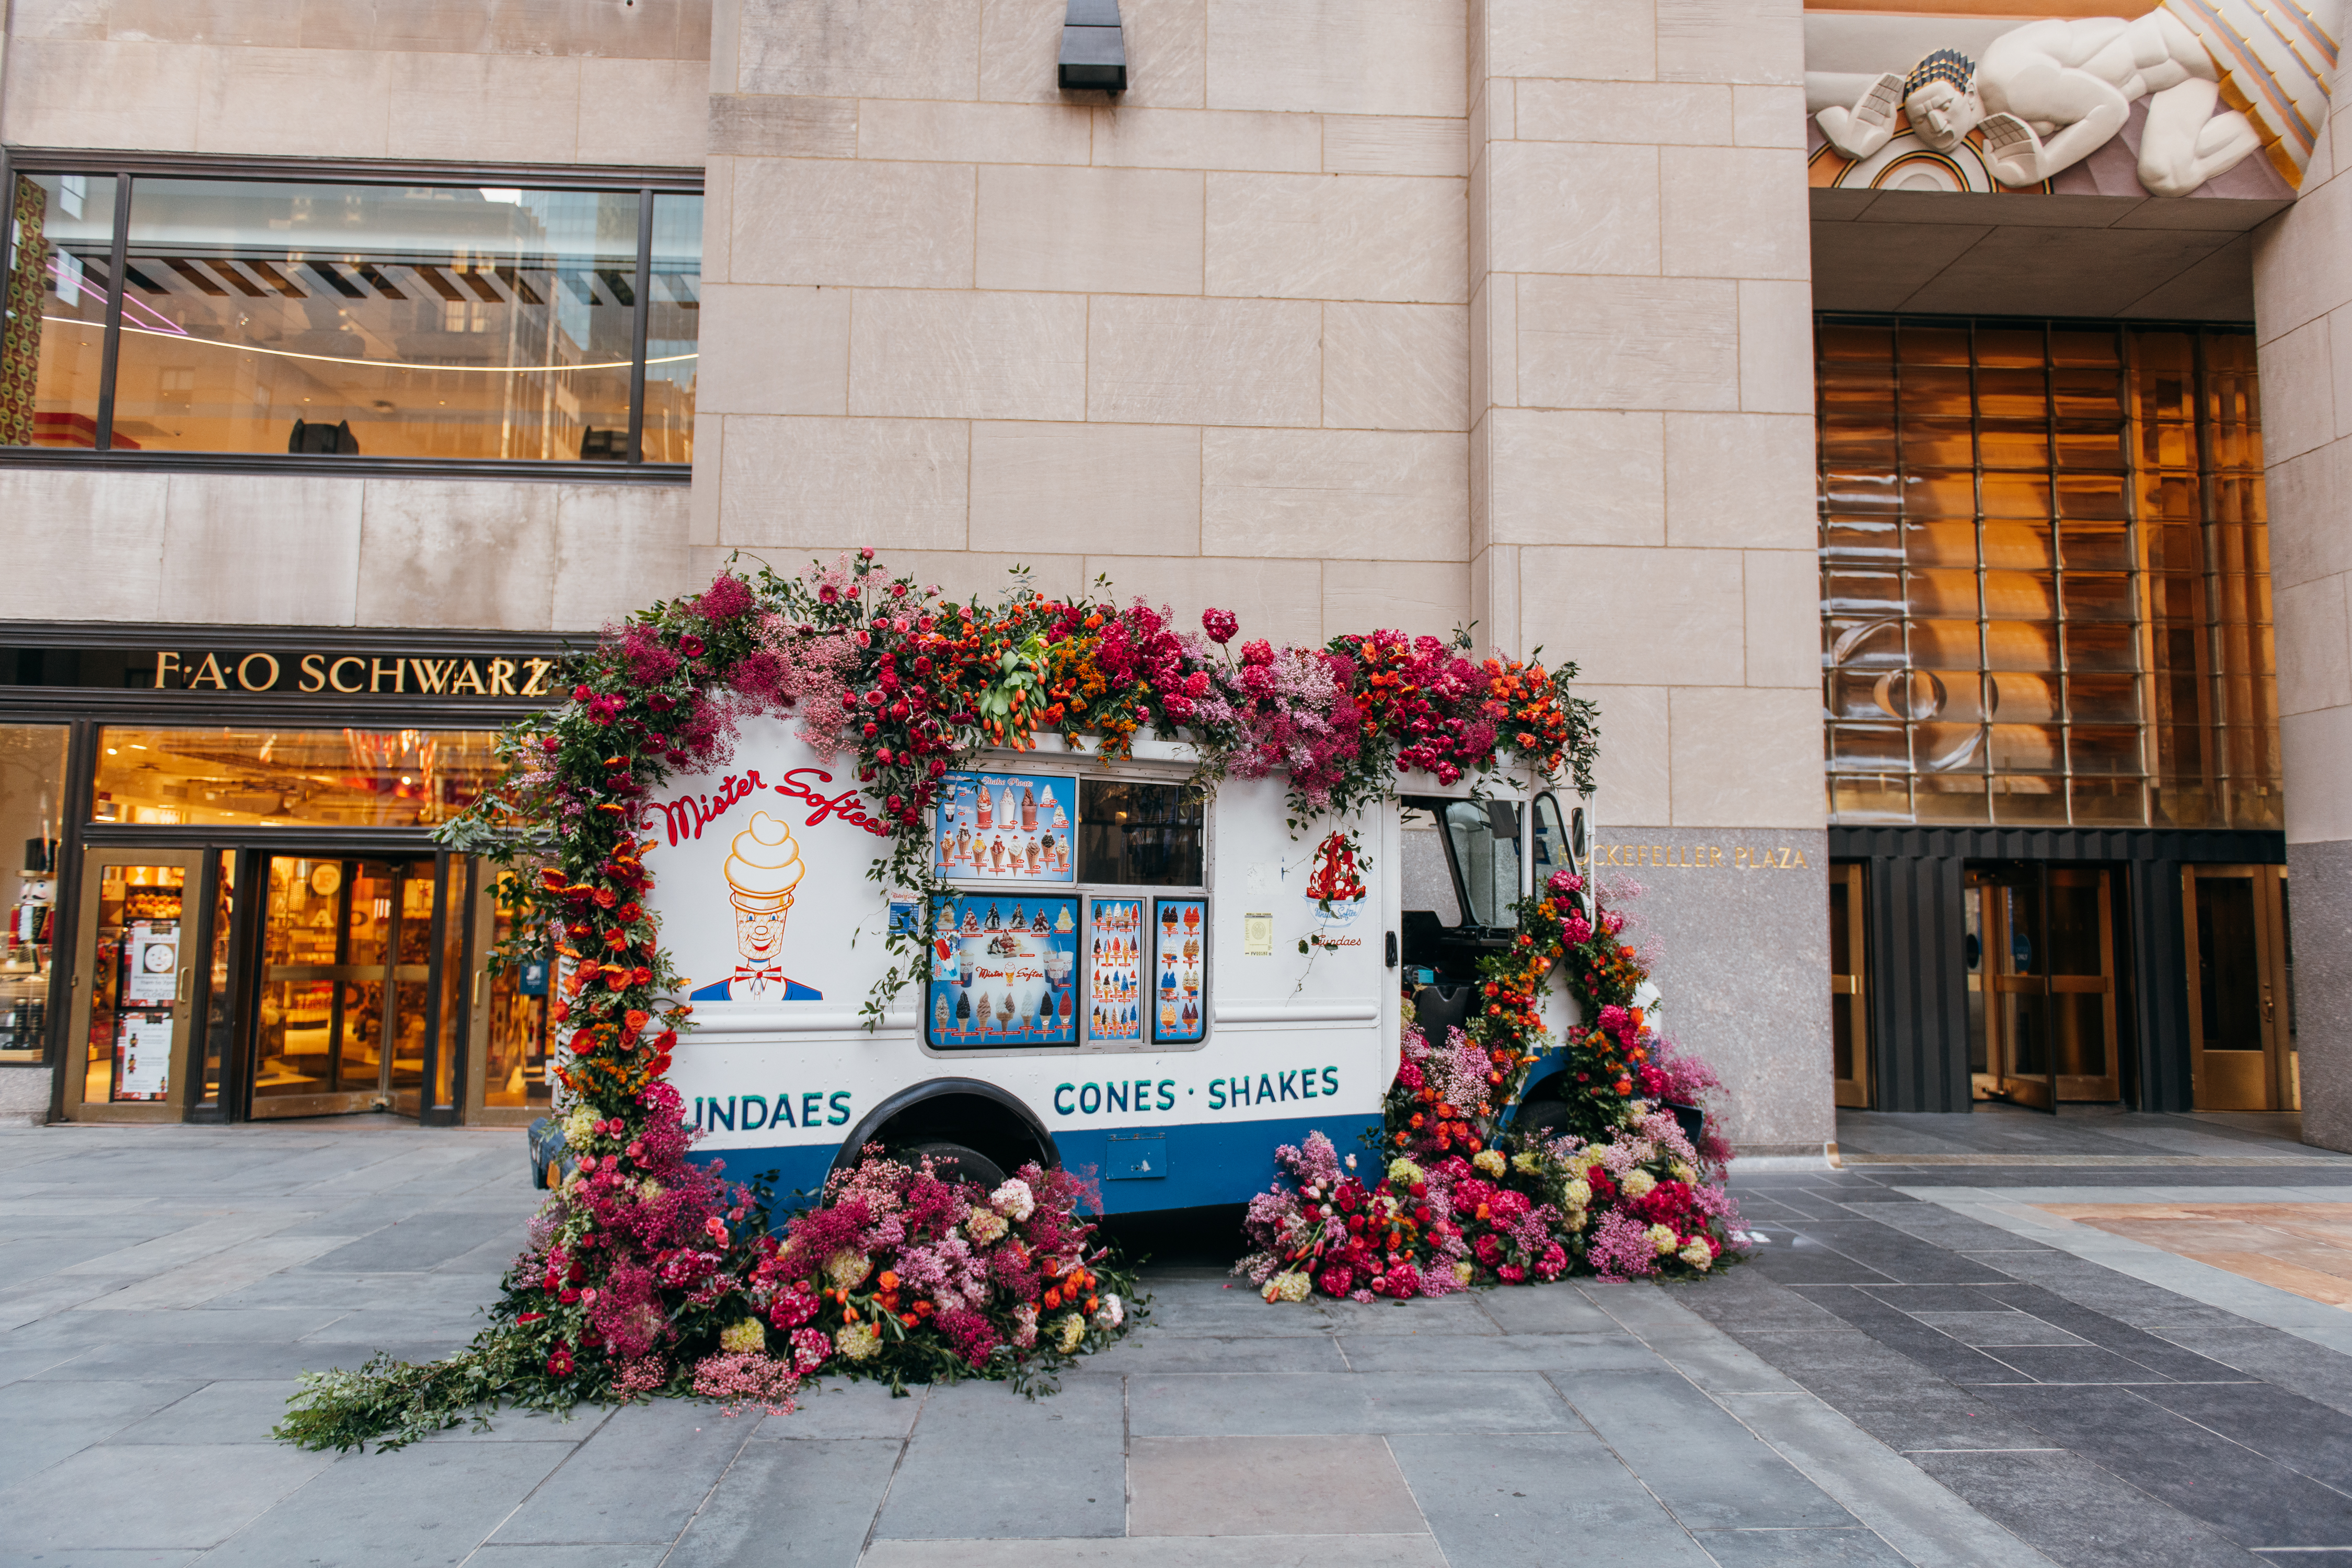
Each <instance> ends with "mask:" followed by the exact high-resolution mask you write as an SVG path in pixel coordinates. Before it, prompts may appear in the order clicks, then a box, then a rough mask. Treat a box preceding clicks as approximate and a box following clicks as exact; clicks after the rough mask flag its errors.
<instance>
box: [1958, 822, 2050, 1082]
mask: <svg viewBox="0 0 2352 1568" xmlns="http://www.w3.org/2000/svg"><path fill="white" fill-rule="evenodd" d="M2038 883H2039V879H2038V878H2036V877H2035V876H2034V874H2033V872H2032V869H2030V868H2025V869H2007V868H2004V869H2000V870H1988V871H1970V872H1969V877H1968V885H1967V889H1966V892H1965V897H1966V899H1967V909H1966V921H1967V938H1966V945H1967V957H1968V972H1969V1082H1970V1086H1971V1092H1972V1093H1973V1095H1974V1097H1975V1098H1976V1099H1979V1100H2010V1101H2012V1102H2014V1103H2016V1104H2019V1105H2030V1106H2032V1107H2034V1108H2036V1109H2037V1110H2051V1109H2052V1108H2053V1106H2054V1105H2055V1104H2056V1102H2057V1096H2058V1086H2057V1083H2056V1081H2055V1077H2054V1074H2053V1071H2052V1069H2051V1063H2050V1031H2049V1023H2048V1011H2049V1009H2048V1005H2047V1004H2048V1002H2049V996H2050V977H2049V974H2048V973H2047V971H2046V970H2045V968H2044V967H2043V952H2042V889H2041V888H2040V886H2039V885H2038Z"/></svg>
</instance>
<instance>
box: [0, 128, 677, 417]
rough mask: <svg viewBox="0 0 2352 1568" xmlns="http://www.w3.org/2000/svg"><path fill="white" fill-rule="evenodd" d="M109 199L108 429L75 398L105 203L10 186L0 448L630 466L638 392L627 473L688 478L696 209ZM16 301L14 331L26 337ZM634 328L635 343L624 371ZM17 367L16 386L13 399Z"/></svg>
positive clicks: (446, 193) (96, 292)
mask: <svg viewBox="0 0 2352 1568" xmlns="http://www.w3.org/2000/svg"><path fill="white" fill-rule="evenodd" d="M113 190H114V181H113V179H112V178H110V177H101V176H98V175H52V174H28V175H24V176H21V177H20V178H19V179H18V181H17V182H16V209H17V216H16V225H17V227H18V229H19V230H21V231H25V232H26V233H29V234H32V235H33V236H34V238H32V239H30V240H21V239H20V240H19V241H18V243H17V245H16V255H17V260H16V263H15V264H14V267H13V269H12V271H11V273H10V292H9V300H10V310H11V315H10V319H9V328H8V338H7V345H6V346H7V365H8V367H9V368H8V379H7V381H6V383H5V385H6V387H7V389H8V391H7V394H6V395H7V396H8V397H10V398H11V399H15V400H16V401H23V402H25V403H26V412H24V413H23V414H21V415H19V414H18V413H17V412H16V407H15V402H13V401H12V402H10V403H8V404H6V405H0V445H25V444H29V443H34V442H38V443H39V444H43V445H52V446H79V447H91V446H107V445H110V446H111V447H113V448H115V449H117V450H138V451H163V452H271V453H274V452H287V453H299V454H307V455H314V456H338V455H339V456H346V457H350V456H361V457H388V458H422V459H433V458H440V459H445V460H449V461H478V460H495V459H511V460H529V461H562V462H635V461H638V460H640V458H639V457H638V454H637V451H636V449H635V448H634V447H632V443H631V430H632V427H633V422H634V420H635V416H636V413H637V410H638V406H639V405H637V403H636V401H635V389H636V383H637V380H638V376H639V373H640V371H642V372H643V375H644V378H645V381H646V389H647V390H646V404H645V405H644V415H645V422H646V434H647V440H646V446H645V448H644V451H643V460H646V461H655V462H680V463H682V462H685V461H688V458H689V457H690V441H689V438H688V434H687V432H688V429H689V427H690V426H691V424H692V418H693V396H694V369H695V365H696V363H697V354H698V342H697V338H698V332H697V323H698V320H699V316H700V310H699V294H700V288H699V281H700V279H699V275H700V270H701V198H700V196H698V195H671V194H667V193H649V192H646V191H645V190H643V189H640V188H634V187H633V188H628V189H616V190H596V189H530V188H519V187H492V186H483V185H456V184H359V183H352V182H337V183H330V182H325V181H288V180H225V179H188V178H171V177H165V176H158V175H146V174H142V175H138V176H135V177H133V178H131V204H130V223H129V227H128V229H127V231H126V233H125V236H124V242H123V243H124V265H123V269H122V279H121V285H122V286H121V289H120V290H119V294H120V299H121V332H120V337H119V344H118V347H117V349H116V351H115V352H116V355H117V362H116V380H115V394H114V399H113V402H112V405H111V409H110V411H109V410H103V409H100V407H99V406H98V401H97V386H98V377H99V373H100V364H101V361H102V358H103V349H104V338H105V331H104V328H105V321H106V313H107V309H108V304H109V289H110V257H111V253H112V244H113V231H112V218H113V210H114V195H113ZM649 198H650V200H651V202H652V205H653V209H654V234H653V235H652V238H653V240H654V242H655V243H654V244H653V246H652V247H651V250H652V255H651V258H650V261H649V264H648V265H646V266H645V267H642V268H641V266H640V262H641V260H643V259H646V258H643V257H642V256H641V248H642V247H641V245H640V240H641V235H640V226H641V217H642V214H643V211H644V207H645V205H646V202H647V200H648V199H649ZM28 215H29V222H28ZM77 215H79V216H77ZM641 293H642V294H643V296H644V298H640V295H641ZM20 301H31V302H36V303H37V305H38V307H39V308H38V309H37V310H34V311H33V313H32V314H31V315H29V316H26V315H25V314H24V311H23V310H20V309H19V304H20ZM641 330H642V332H643V334H644V336H645V337H646V340H647V342H651V343H654V344H656V346H653V347H647V348H642V349H641V348H640V346H639V338H640V332H641ZM20 363H21V365H23V366H25V367H30V366H32V365H34V364H35V363H37V365H38V376H37V384H36V382H35V381H34V379H33V378H32V376H31V374H30V371H29V369H27V371H26V375H25V376H23V377H19V375H18V369H19V366H20ZM20 379H21V380H23V381H24V382H25V391H24V394H23V395H22V397H19V396H18V394H17V391H16V388H17V383H18V381H19V380H20Z"/></svg>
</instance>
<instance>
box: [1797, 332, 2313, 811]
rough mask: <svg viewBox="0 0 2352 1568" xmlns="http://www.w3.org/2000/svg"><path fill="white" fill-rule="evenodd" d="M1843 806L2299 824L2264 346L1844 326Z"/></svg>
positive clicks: (1831, 421) (1836, 745) (1833, 356)
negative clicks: (2281, 738) (2286, 806)
mask: <svg viewBox="0 0 2352 1568" xmlns="http://www.w3.org/2000/svg"><path fill="white" fill-rule="evenodd" d="M1814 363H1815V376H1816V392H1817V400H1816V412H1817V416H1818V419H1819V426H1820V429H1819V434H1820V446H1819V451H1820V479H1821V492H1820V503H1821V520H1822V694H1823V700H1824V702H1825V719H1826V723H1827V747H1826V760H1827V773H1828V781H1827V782H1828V795H1829V809H1830V819H1831V820H1832V822H1836V823H1922V824H1952V825H1968V824H1988V825H2003V824H2016V825H2027V826H2157V827H2208V826H2212V827H2225V826H2226V827H2257V828H2276V827H2278V826H2281V821H2282V816H2281V804H2280V793H2279V775H2280V768H2279V744H2278V700H2277V691H2276V679H2275V663H2274V657H2273V637H2272V630H2271V600H2270V575H2269V559H2268V553H2267V537H2266V529H2265V526H2264V525H2265V516H2264V511H2263V459H2262V418H2261V400H2260V394H2259V389H2258V386H2257V384H2256V379H2255V373H2254V347H2253V339H2252V335H2251V334H2250V333H2249V332H2246V331H2241V330H2235V329H2231V328H2228V327H2213V326H2186V327H2175V326H2162V327H2158V326H2138V325H2127V324H2122V323H2091V324H2076V323H2069V322H2048V321H1990V320H1985V321H1979V320H1954V319H1952V318H1948V317H1945V318H1932V319H1931V318H1885V317H1850V316H1834V315H1831V316H1823V317H1822V318H1820V320H1819V321H1817V323H1816V355H1815V362H1814Z"/></svg>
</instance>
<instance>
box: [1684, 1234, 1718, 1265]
mask: <svg viewBox="0 0 2352 1568" xmlns="http://www.w3.org/2000/svg"><path fill="white" fill-rule="evenodd" d="M1682 1258H1683V1261H1684V1262H1685V1263H1687V1264H1689V1265H1690V1266H1691V1267H1692V1268H1713V1267H1714V1266H1715V1253H1714V1251H1713V1249H1711V1248H1710V1247H1708V1246H1707V1245H1706V1242H1705V1241H1704V1240H1699V1241H1694V1242H1692V1243H1691V1244H1690V1245H1689V1246H1688V1247H1684V1248H1683V1252H1682Z"/></svg>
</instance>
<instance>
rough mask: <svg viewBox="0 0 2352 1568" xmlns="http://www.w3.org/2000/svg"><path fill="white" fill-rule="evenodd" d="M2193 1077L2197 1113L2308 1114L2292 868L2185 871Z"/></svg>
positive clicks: (2184, 914) (2183, 911)
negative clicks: (2291, 920) (2290, 911)
mask: <svg viewBox="0 0 2352 1568" xmlns="http://www.w3.org/2000/svg"><path fill="white" fill-rule="evenodd" d="M2180 881H2181V888H2180V891H2181V914H2182V923H2183V925H2184V926H2185V927H2186V931H2185V933H2184V934H2185V935H2186V937H2187V939H2188V941H2187V942H2186V947H2187V949H2188V954H2189V1072H2190V1081H2191V1083H2192V1085H2193V1089H2194V1095H2193V1099H2192V1101H2191V1103H2193V1104H2194V1105H2195V1106H2196V1108H2197V1109H2198V1110H2299V1109H2301V1108H2302V1104H2303V1085H2302V1075H2301V1072H2300V1060H2299V1058H2297V1056H2296V1053H2295V1040H2294V958H2293V954H2292V952H2291V950H2290V947H2289V943H2288V940H2287V920H2286V868H2285V867H2284V866H2190V867H2187V868H2183V870H2182V871H2181V874H2180Z"/></svg>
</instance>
